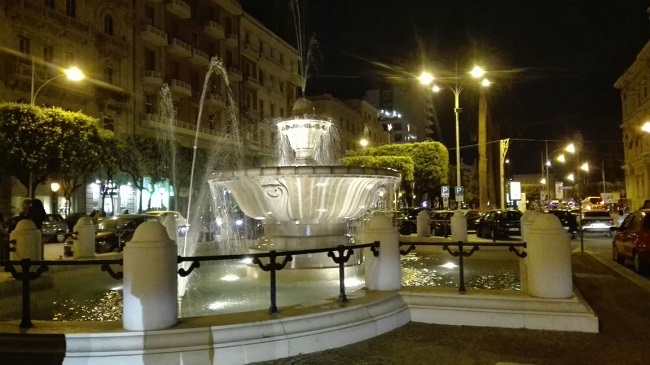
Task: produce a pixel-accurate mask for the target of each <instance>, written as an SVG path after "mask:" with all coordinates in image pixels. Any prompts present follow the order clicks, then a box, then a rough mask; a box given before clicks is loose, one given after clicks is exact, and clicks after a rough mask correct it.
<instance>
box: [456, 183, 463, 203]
mask: <svg viewBox="0 0 650 365" xmlns="http://www.w3.org/2000/svg"><path fill="white" fill-rule="evenodd" d="M455 197H456V201H457V202H459V203H460V202H463V201H465V199H464V198H465V190H463V187H462V186H456V196H455Z"/></svg>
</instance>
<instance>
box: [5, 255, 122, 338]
mask: <svg viewBox="0 0 650 365" xmlns="http://www.w3.org/2000/svg"><path fill="white" fill-rule="evenodd" d="M82 265H86V266H88V265H101V270H102V271H106V272H108V274H109V275H110V276H111V277H113V278H114V279H121V278H122V272H115V271H113V268H111V266H110V265H122V259H116V260H70V261H68V260H30V259H22V260H20V261H0V266H4V271H6V272H9V273H11V276H12V277H13V278H14V279H16V281H20V282H21V283H22V300H23V303H22V316H21V320H20V327H21V328H29V327H33V326H34V324H33V323H32V315H31V309H30V298H31V285H30V282H31V281H32V280H36V279H38V278H39V277H40V276H41V275H42V274H43V273H44V272H46V271H48V270H49V266H82ZM16 266H20V268H21V271H20V272H18V271H17V270H16ZM32 266H37V267H38V268H37V269H36V271H34V272H32V271H31V270H30V269H31V268H32Z"/></svg>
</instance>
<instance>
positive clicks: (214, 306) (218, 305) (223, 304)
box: [208, 302, 228, 310]
mask: <svg viewBox="0 0 650 365" xmlns="http://www.w3.org/2000/svg"><path fill="white" fill-rule="evenodd" d="M227 306H228V303H226V302H212V303H210V304H208V308H209V309H210V310H219V309H224V308H226V307H227Z"/></svg>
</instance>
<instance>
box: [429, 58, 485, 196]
mask: <svg viewBox="0 0 650 365" xmlns="http://www.w3.org/2000/svg"><path fill="white" fill-rule="evenodd" d="M469 74H470V75H471V77H473V78H475V79H481V78H482V80H481V86H483V87H487V86H489V85H490V81H489V80H488V79H486V78H483V76H484V75H485V70H483V69H482V68H481V67H478V66H475V67H474V68H473V69H472V71H470V72H469ZM418 79H419V80H420V83H421V84H423V85H427V86H429V85H431V83H433V82H434V80H436V78H435V77H434V76H433V75H432V74H430V73H429V72H426V71H423V72H422V73H421V74H420V76H419V77H418ZM466 80H467V78H461V77H459V76H458V67H456V73H455V76H454V77H453V80H451V81H452V82H445V80H444V79H438V81H440V83H441V84H444V85H445V86H447V87H448V88H449V89H450V90H451V91H452V92H453V93H454V115H455V118H456V184H457V185H458V186H461V185H462V181H461V176H460V130H459V120H460V112H461V111H462V109H461V108H460V93H461V92H462V91H463V89H464V88H465V81H466ZM431 91H433V92H439V91H440V87H439V86H438V85H435V84H434V85H433V86H432V87H431Z"/></svg>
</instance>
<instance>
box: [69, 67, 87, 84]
mask: <svg viewBox="0 0 650 365" xmlns="http://www.w3.org/2000/svg"><path fill="white" fill-rule="evenodd" d="M65 77H67V78H68V80H72V81H81V80H83V79H85V78H86V76H85V75H84V73H83V72H81V70H80V69H79V68H78V67H70V68H69V69H67V70H65Z"/></svg>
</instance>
